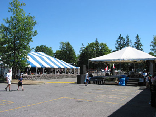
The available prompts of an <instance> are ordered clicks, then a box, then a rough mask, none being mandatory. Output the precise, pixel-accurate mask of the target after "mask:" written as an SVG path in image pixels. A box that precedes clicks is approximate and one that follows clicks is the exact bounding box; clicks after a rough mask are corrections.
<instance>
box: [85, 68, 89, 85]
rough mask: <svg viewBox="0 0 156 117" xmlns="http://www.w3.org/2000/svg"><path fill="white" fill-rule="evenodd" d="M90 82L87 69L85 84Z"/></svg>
mask: <svg viewBox="0 0 156 117" xmlns="http://www.w3.org/2000/svg"><path fill="white" fill-rule="evenodd" d="M88 83H89V74H88V71H87V73H86V84H85V86H87V85H88Z"/></svg>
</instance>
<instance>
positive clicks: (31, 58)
mask: <svg viewBox="0 0 156 117" xmlns="http://www.w3.org/2000/svg"><path fill="white" fill-rule="evenodd" d="M27 57H28V59H27V62H28V63H29V67H32V68H36V69H37V68H54V69H57V68H65V69H66V68H70V69H75V68H77V69H78V68H79V67H75V66H73V65H71V64H69V63H66V62H65V61H62V60H59V59H57V58H54V57H51V56H49V55H47V54H45V53H43V52H30V53H28V56H27Z"/></svg>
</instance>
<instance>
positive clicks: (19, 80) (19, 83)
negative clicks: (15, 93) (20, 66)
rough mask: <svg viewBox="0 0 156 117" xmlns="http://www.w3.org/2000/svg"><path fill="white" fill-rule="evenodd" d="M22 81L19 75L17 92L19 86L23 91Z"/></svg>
mask: <svg viewBox="0 0 156 117" xmlns="http://www.w3.org/2000/svg"><path fill="white" fill-rule="evenodd" d="M22 81H23V78H22V75H20V78H19V79H18V89H17V90H19V86H21V87H22V91H24V89H23V85H22Z"/></svg>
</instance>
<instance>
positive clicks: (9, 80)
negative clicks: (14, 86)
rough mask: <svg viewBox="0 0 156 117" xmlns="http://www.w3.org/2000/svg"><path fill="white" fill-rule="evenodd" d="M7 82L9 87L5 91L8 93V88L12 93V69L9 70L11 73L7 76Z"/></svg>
mask: <svg viewBox="0 0 156 117" xmlns="http://www.w3.org/2000/svg"><path fill="white" fill-rule="evenodd" d="M6 80H7V82H8V85H7V87H6V88H5V90H6V91H7V88H8V87H9V91H11V90H10V85H11V80H12V73H11V69H10V70H9V73H7V75H6Z"/></svg>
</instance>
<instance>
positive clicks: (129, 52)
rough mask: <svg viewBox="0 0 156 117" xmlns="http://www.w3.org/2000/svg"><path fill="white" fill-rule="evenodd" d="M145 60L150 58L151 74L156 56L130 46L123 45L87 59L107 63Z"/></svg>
mask: <svg viewBox="0 0 156 117" xmlns="http://www.w3.org/2000/svg"><path fill="white" fill-rule="evenodd" d="M145 60H150V72H151V74H153V72H154V68H155V66H154V63H155V61H156V57H154V56H152V55H149V54H148V53H145V52H143V51H140V50H137V49H135V48H132V47H125V48H123V49H121V50H119V51H116V52H112V53H110V54H107V55H103V56H100V57H96V58H92V59H89V61H91V62H108V63H124V62H125V63H137V62H138V63H139V62H143V61H145Z"/></svg>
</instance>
